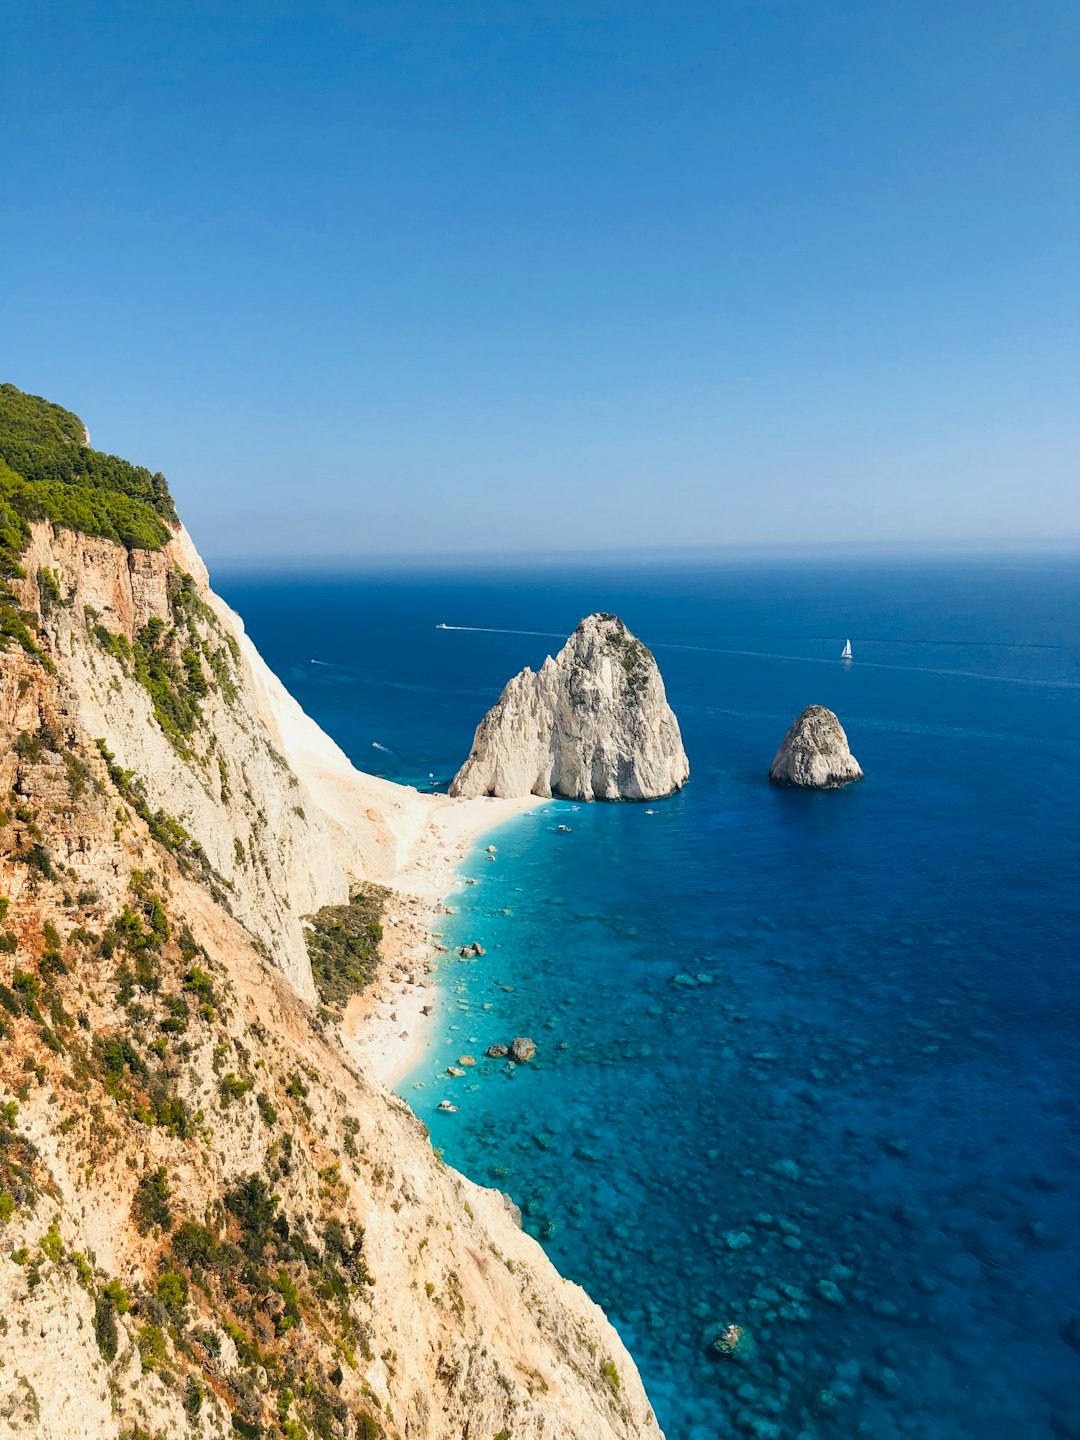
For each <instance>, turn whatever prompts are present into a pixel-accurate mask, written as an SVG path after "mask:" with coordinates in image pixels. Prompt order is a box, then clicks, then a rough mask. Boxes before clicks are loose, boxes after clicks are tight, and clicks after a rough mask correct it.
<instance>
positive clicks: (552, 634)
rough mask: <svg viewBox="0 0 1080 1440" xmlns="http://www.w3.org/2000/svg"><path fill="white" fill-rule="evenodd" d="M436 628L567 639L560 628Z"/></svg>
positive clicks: (477, 626)
mask: <svg viewBox="0 0 1080 1440" xmlns="http://www.w3.org/2000/svg"><path fill="white" fill-rule="evenodd" d="M435 629H436V630H464V631H467V632H468V633H469V634H470V635H540V636H542V637H543V638H544V639H545V640H565V639H566V636H565V635H563V634H562V633H561V632H560V631H558V630H499V629H496V627H495V626H494V625H436V626H435Z"/></svg>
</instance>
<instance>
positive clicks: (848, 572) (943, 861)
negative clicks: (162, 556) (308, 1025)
mask: <svg viewBox="0 0 1080 1440" xmlns="http://www.w3.org/2000/svg"><path fill="white" fill-rule="evenodd" d="M214 578H215V581H216V583H217V585H218V588H219V589H220V591H221V592H222V593H223V594H224V595H225V597H226V598H227V599H228V600H229V601H230V602H231V603H232V604H233V605H234V606H235V607H236V608H237V609H238V610H239V611H240V613H241V614H242V615H243V617H244V619H245V621H246V623H247V626H248V628H249V630H250V633H251V635H252V637H253V638H254V640H255V643H256V644H257V645H258V647H259V649H260V650H261V651H262V653H263V655H264V656H265V657H266V659H267V660H268V662H269V663H270V664H271V666H272V667H273V668H274V669H275V670H276V671H277V673H278V674H279V675H280V676H281V677H282V678H283V679H284V681H285V682H286V684H287V685H288V686H289V688H290V689H291V690H292V692H293V693H294V694H295V695H296V697H297V698H298V699H299V701H300V702H301V704H302V705H303V706H304V708H305V709H306V710H307V711H308V713H309V714H311V715H312V716H314V718H315V719H316V720H318V721H319V723H320V724H321V725H322V726H324V727H325V729H326V730H328V731H329V733H330V734H331V735H332V736H333V737H334V738H335V739H336V740H337V741H338V742H339V743H340V744H341V745H342V746H343V748H344V749H345V750H346V751H347V752H348V754H349V755H350V756H351V758H352V759H353V760H354V761H355V763H356V764H357V765H358V766H359V767H361V768H362V769H366V770H370V771H374V772H375V773H378V774H380V775H384V776H387V777H388V778H390V779H393V780H398V781H404V782H407V783H409V784H415V785H418V786H420V787H421V788H432V789H444V788H445V787H446V785H447V783H448V782H449V779H450V778H451V776H452V775H453V773H454V771H455V769H456V768H457V766H458V765H459V764H460V763H461V761H462V760H463V759H464V758H465V757H466V755H467V754H468V752H469V747H470V742H471V739H472V734H473V729H474V727H475V725H476V723H477V722H478V720H479V719H480V717H481V716H482V715H483V713H484V711H485V710H486V709H487V708H488V706H489V705H491V704H492V703H493V701H494V700H495V698H496V697H497V695H498V693H499V691H500V689H501V687H502V685H503V684H504V683H505V681H506V680H507V679H508V678H509V677H510V676H511V675H512V674H514V673H515V672H516V671H518V670H519V669H521V667H522V666H524V665H531V666H533V667H536V666H538V665H540V664H541V663H542V662H543V660H544V657H545V656H546V655H548V654H551V653H554V652H555V651H557V650H558V648H559V647H560V645H561V643H562V642H563V640H564V639H565V637H566V636H567V635H568V634H569V632H570V631H571V630H572V629H573V628H574V626H575V625H576V624H577V622H578V620H579V619H580V618H581V617H582V616H583V615H586V614H588V613H590V612H592V611H595V610H606V611H614V612H616V613H617V614H619V615H620V616H621V617H622V618H623V619H624V620H625V621H626V623H627V625H628V626H629V627H630V629H631V630H632V631H633V632H634V633H635V634H636V635H637V636H639V637H640V638H641V639H642V640H643V641H644V642H645V643H646V644H647V645H648V646H650V648H651V649H652V650H653V652H654V654H655V656H656V658H657V661H658V663H659V665H660V668H661V671H662V673H663V676H664V680H665V682H666V685H667V692H668V697H669V700H670V702H671V704H672V706H673V708H674V710H675V712H676V714H677V715H678V718H679V721H680V723H681V726H682V732H683V737H684V741H685V745H686V749H687V752H688V754H689V757H690V763H691V767H692V773H691V779H690V782H689V784H688V785H687V786H686V788H685V789H684V790H683V791H682V792H680V793H679V794H677V795H675V796H673V797H671V798H670V799H667V800H663V801H657V802H655V803H651V804H595V805H582V806H576V805H573V804H571V803H569V802H551V803H548V804H546V805H544V806H543V808H541V809H539V810H537V811H534V812H531V813H529V814H526V815H523V816H520V817H518V818H516V819H514V820H512V821H510V822H508V823H506V824H504V825H502V826H500V827H499V828H498V829H496V830H494V831H493V832H492V833H491V834H489V835H485V836H484V837H482V839H481V840H480V841H479V843H478V844H477V846H476V849H475V850H474V852H473V853H472V854H471V855H470V856H469V857H468V859H467V861H466V863H465V864H464V866H463V868H462V877H461V878H462V880H463V881H464V879H465V878H469V879H473V880H475V881H476V882H477V883H476V884H474V885H471V886H464V885H463V888H461V889H460V890H459V891H458V892H457V893H456V894H455V895H454V896H453V897H452V899H451V900H450V902H449V903H450V904H451V906H452V908H453V912H454V913H453V914H451V915H448V916H446V917H445V918H444V923H443V924H442V925H441V927H440V930H441V934H440V942H441V943H442V944H443V945H444V946H445V947H446V949H445V953H444V954H443V955H442V956H441V959H440V968H439V971H438V978H439V983H440V992H439V993H440V999H439V1002H438V1009H437V1015H436V1017H435V1019H434V1022H433V1028H432V1032H431V1041H430V1044H429V1046H428V1049H427V1050H426V1052H425V1054H424V1056H423V1059H422V1061H421V1063H420V1064H419V1065H418V1067H417V1068H416V1070H415V1071H414V1073H412V1074H411V1075H409V1076H407V1077H405V1078H404V1079H403V1080H402V1081H401V1083H400V1085H399V1087H398V1088H399V1091H400V1093H401V1094H402V1095H403V1096H404V1097H405V1099H406V1100H407V1101H408V1102H409V1104H410V1105H411V1106H412V1107H413V1109H414V1110H415V1111H416V1113H417V1114H418V1115H419V1116H420V1117H421V1118H422V1119H423V1120H424V1121H425V1122H426V1123H427V1124H428V1125H429V1126H430V1129H431V1138H432V1143H433V1145H435V1146H437V1147H438V1149H439V1150H440V1151H441V1152H442V1154H443V1156H444V1158H445V1159H446V1161H447V1162H448V1163H450V1164H452V1165H454V1166H456V1167H458V1168H459V1169H461V1170H462V1171H464V1172H465V1173H466V1174H468V1175H469V1176H471V1177H472V1178H473V1179H474V1180H477V1181H479V1182H480V1183H482V1184H485V1185H492V1186H496V1187H498V1188H499V1189H501V1190H503V1191H505V1192H507V1193H508V1194H509V1195H510V1196H512V1197H513V1199H514V1200H515V1201H516V1203H517V1204H518V1205H519V1206H520V1207H521V1211H522V1216H523V1223H524V1226H525V1228H526V1229H527V1230H528V1231H529V1232H530V1233H531V1234H532V1235H534V1236H536V1238H537V1239H538V1240H539V1242H540V1244H541V1245H542V1246H543V1247H544V1249H545V1250H546V1251H547V1253H548V1254H549V1255H550V1257H551V1259H552V1260H553V1261H554V1262H555V1264H556V1265H557V1266H558V1267H559V1269H560V1270H561V1271H562V1272H563V1273H564V1274H565V1275H567V1276H569V1277H570V1278H571V1279H572V1280H575V1281H577V1282H579V1283H580V1284H581V1285H583V1286H584V1287H585V1289H586V1290H587V1291H588V1292H589V1294H590V1295H592V1296H593V1298H594V1299H595V1300H597V1301H598V1302H599V1303H600V1304H601V1305H602V1306H603V1307H604V1309H605V1311H606V1312H607V1314H608V1316H609V1317H610V1319H611V1320H612V1322H613V1323H614V1325H615V1326H616V1327H617V1329H618V1331H619V1333H620V1334H621V1336H622V1338H623V1340H624V1342H625V1344H626V1345H627V1347H628V1349H629V1350H630V1352H631V1354H632V1355H633V1356H634V1359H635V1360H636V1362H637V1364H638V1366H639V1368H640V1371H641V1374H642V1376H643V1378H644V1381H645V1385H646V1387H647V1390H648V1392H649V1395H650V1398H651V1400H652V1403H653V1405H654V1408H655V1412H656V1416H657V1418H658V1420H659V1422H660V1424H661V1426H662V1427H663V1429H664V1430H665V1432H666V1434H667V1435H668V1436H669V1437H671V1440H717V1437H727V1436H733V1437H740V1436H749V1437H752V1440H796V1437H799V1440H811V1437H820V1440H832V1437H837V1440H839V1437H845V1440H846V1437H851V1436H866V1437H873V1440H892V1437H898V1436H912V1437H919V1440H939V1437H940V1440H1040V1437H1048V1440H1077V1437H1080V1223H1078V1222H1080V1214H1078V1208H1080V1199H1078V1197H1080V567H1078V565H1077V562H1076V558H1075V557H1069V556H1060V555H1059V556H1045V555H1044V556H1023V555H1011V556H1000V557H987V556H971V555H967V556H946V555H937V556H933V557H930V558H926V557H923V558H902V557H901V558H896V557H892V558H890V557H881V556H878V557H874V558H864V559H855V558H841V559H837V558H830V559H827V560H826V559H816V560H810V559H806V558H802V557H800V558H796V559H772V560H754V561H750V560H722V559H717V560H713V561H709V562H703V561H702V562H699V561H695V562H693V563H680V564H670V563H651V564H645V563H638V564H631V563H629V562H626V563H620V562H615V561H604V562H601V561H596V562H592V563H585V562H581V563H580V564H569V563H568V564H563V565H559V566H554V565H552V566H539V565H537V566H532V567H519V568H516V569H509V568H498V567H485V568H483V569H476V570H472V571H469V570H466V569H464V568H458V569H454V570H444V571H439V570H436V569H431V568H427V569H425V568H421V567H417V568H415V569H407V568H401V567H398V568H396V569H394V570H392V571H391V570H388V571H387V572H386V573H376V572H364V573H361V574H355V575H341V574H333V575H327V574H324V575H321V576H317V575H297V574H269V575H265V574H258V575H256V574H252V573H242V572H229V571H224V572H223V573H221V574H219V575H215V577H214ZM439 626H446V627H449V628H446V629H442V628H437V627H439ZM848 638H850V640H851V644H852V649H853V655H854V659H853V661H852V663H850V664H845V663H842V662H841V660H840V652H841V649H842V647H843V644H844V641H845V639H848ZM811 703H817V704H821V705H826V706H828V707H829V708H830V709H832V710H835V711H836V713H837V714H838V716H839V717H840V720H841V722H842V724H843V725H844V727H845V728H846V730H847V734H848V738H849V741H850V744H851V748H852V751H853V753H854V754H855V756H856V757H857V759H858V760H859V762H860V763H861V765H862V767H863V769H864V771H865V774H866V778H865V780H864V781H862V782H861V783H859V784H857V785H852V786H850V787H847V788H845V789H843V790H837V791H829V792H816V793H797V792H792V791H783V790H777V789H774V788H771V787H770V786H769V784H768V782H767V773H768V769H769V764H770V762H771V760H772V758H773V755H774V753H775V752H776V749H777V747H778V745H779V744H780V741H781V740H782V738H783V736H784V732H785V731H786V729H787V727H788V726H789V725H790V724H791V722H792V720H793V719H794V717H795V716H796V715H797V714H798V712H799V711H800V710H802V709H803V708H804V706H806V705H808V704H811ZM488 845H494V846H495V847H496V854H495V856H494V858H493V859H489V858H488V855H487V852H486V847H487V846H488ZM474 941H478V942H480V944H481V945H482V947H483V949H484V954H483V955H482V956H479V957H469V958H467V959H463V958H462V957H461V956H460V954H459V947H460V946H462V945H468V944H471V943H472V942H474ZM515 1036H527V1037H530V1038H531V1039H533V1040H534V1041H535V1043H536V1046H537V1050H536V1055H535V1058H534V1059H533V1060H532V1061H531V1062H530V1063H528V1064H523V1065H517V1066H508V1065H507V1064H506V1063H505V1062H504V1061H501V1060H489V1059H487V1058H485V1051H486V1050H487V1048H488V1047H489V1046H491V1045H493V1044H499V1043H501V1044H506V1043H508V1042H509V1041H510V1040H512V1039H513V1038H514V1037H515ZM461 1056H472V1057H473V1058H475V1059H476V1061H477V1062H478V1063H477V1064H475V1065H473V1066H465V1067H458V1068H463V1069H465V1071H466V1073H465V1074H464V1075H463V1076H459V1077H454V1076H450V1075H448V1074H447V1066H448V1065H455V1066H456V1065H457V1062H458V1059H459V1057H461ZM445 1099H449V1100H451V1101H452V1102H453V1104H454V1105H455V1106H456V1107H457V1109H456V1111H455V1112H453V1113H442V1112H440V1111H439V1110H438V1109H437V1107H438V1105H439V1103H440V1102H441V1101H443V1100H445ZM729 1327H736V1329H735V1330H731V1329H730V1328H729ZM724 1335H727V1336H728V1342H727V1350H726V1351H725V1350H724V1349H723V1348H722V1349H721V1350H717V1348H716V1347H715V1345H714V1341H716V1340H717V1338H718V1337H722V1336H724ZM733 1335H737V1337H738V1341H737V1343H736V1344H735V1345H734V1346H732V1344H731V1337H732V1336H733ZM602 1358H603V1357H600V1358H599V1359H598V1364H599V1363H600V1361H601V1360H602ZM583 1440H587V1437H583Z"/></svg>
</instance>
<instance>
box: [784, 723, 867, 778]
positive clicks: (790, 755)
mask: <svg viewBox="0 0 1080 1440" xmlns="http://www.w3.org/2000/svg"><path fill="white" fill-rule="evenodd" d="M862 778H863V772H862V768H861V767H860V765H859V762H858V761H857V760H856V759H855V756H854V755H852V753H851V750H850V748H849V746H848V738H847V736H846V735H845V734H844V727H843V726H842V725H841V724H840V721H839V720H838V719H837V718H836V716H835V715H834V714H833V712H832V711H831V710H826V709H825V707H824V705H808V706H807V707H806V709H805V710H804V711H803V712H802V714H801V715H800V716H798V718H797V719H796V720H795V723H794V724H793V725H792V727H791V729H790V730H789V731H788V732H787V734H786V735H785V736H784V740H783V744H782V745H781V746H780V749H779V750H778V751H777V752H776V758H775V760H774V761H773V762H772V765H771V766H770V767H769V779H770V780H771V781H772V783H773V784H774V785H795V786H801V787H803V788H806V789H810V790H835V789H836V788H837V787H838V786H840V785H849V784H850V783H851V782H852V780H861V779H862Z"/></svg>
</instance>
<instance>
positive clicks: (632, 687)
mask: <svg viewBox="0 0 1080 1440" xmlns="http://www.w3.org/2000/svg"><path fill="white" fill-rule="evenodd" d="M689 776H690V762H689V761H688V760H687V758H686V751H685V750H684V749H683V743H682V736H681V734H680V733H679V722H678V721H677V720H676V718H675V715H674V713H673V711H672V709H671V706H670V705H669V704H668V702H667V695H666V693H665V691H664V682H663V680H662V678H661V676H660V671H659V668H658V667H657V664H656V660H655V659H654V657H653V655H652V652H651V651H650V650H648V649H646V647H645V646H644V645H643V644H642V643H641V641H640V640H638V639H636V638H635V636H633V635H631V633H630V631H629V630H628V629H627V628H626V626H625V625H624V624H623V622H622V621H621V620H620V619H619V618H618V617H617V616H615V615H605V614H596V615H589V616H587V617H586V618H585V619H584V620H582V622H581V624H580V625H579V626H578V627H577V629H576V630H575V631H574V633H573V634H572V635H571V636H570V638H569V640H567V642H566V644H565V645H564V646H563V648H562V649H561V650H560V651H559V653H558V655H557V656H555V658H554V659H552V657H551V656H550V655H549V656H548V657H547V659H546V660H545V661H544V663H543V665H542V666H541V667H540V669H539V670H538V671H533V670H530V669H528V668H526V669H525V670H522V671H521V673H520V674H518V675H515V676H514V678H513V679H512V680H511V681H510V682H509V684H508V685H507V686H506V688H505V689H504V690H503V692H502V694H501V695H500V697H499V699H498V701H497V702H496V704H495V705H493V706H492V708H491V709H490V710H489V711H488V713H487V714H486V715H485V716H484V718H483V720H481V722H480V724H479V725H478V726H477V730H476V734H475V736H474V738H473V744H472V751H471V753H470V755H469V758H468V760H466V762H465V764H464V765H463V766H462V767H461V769H460V770H459V771H458V773H457V774H456V775H455V777H454V780H453V783H452V784H451V786H450V794H451V795H456V796H478V795H500V796H515V795H542V796H545V797H546V796H551V795H559V796H563V797H564V798H566V799H571V800H654V799H658V798H659V797H661V796H664V795H670V794H672V792H673V791H675V790H678V789H679V788H680V787H681V786H682V785H685V783H686V781H687V780H688V779H689Z"/></svg>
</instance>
